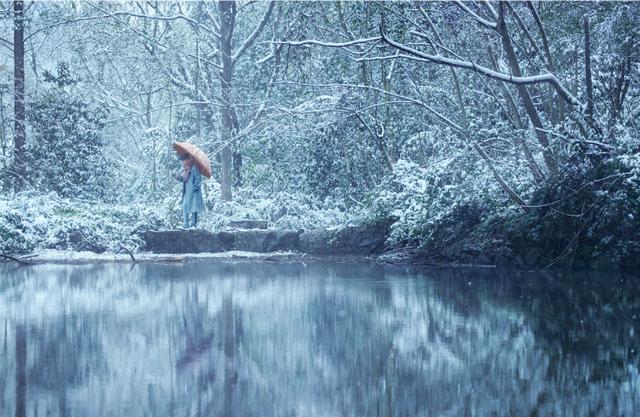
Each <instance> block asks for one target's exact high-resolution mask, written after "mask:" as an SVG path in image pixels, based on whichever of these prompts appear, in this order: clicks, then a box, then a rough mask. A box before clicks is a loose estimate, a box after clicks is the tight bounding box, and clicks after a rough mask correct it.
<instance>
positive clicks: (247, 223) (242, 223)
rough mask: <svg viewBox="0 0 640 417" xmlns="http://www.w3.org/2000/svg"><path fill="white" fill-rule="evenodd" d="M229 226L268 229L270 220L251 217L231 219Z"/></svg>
mask: <svg viewBox="0 0 640 417" xmlns="http://www.w3.org/2000/svg"><path fill="white" fill-rule="evenodd" d="M229 227H231V228H233V229H260V230H266V229H267V228H268V227H269V222H267V221H266V220H250V219H242V220H231V221H230V222H229Z"/></svg>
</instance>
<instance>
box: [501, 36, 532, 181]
mask: <svg viewBox="0 0 640 417" xmlns="http://www.w3.org/2000/svg"><path fill="white" fill-rule="evenodd" d="M489 58H490V59H491V64H492V65H493V69H494V70H497V69H498V62H497V60H496V57H495V56H494V55H493V51H492V50H491V48H489ZM498 85H499V86H500V89H501V91H502V95H503V96H504V99H505V101H506V102H507V108H508V109H509V113H510V115H511V120H512V121H513V124H514V127H515V128H516V129H518V130H520V132H521V133H522V136H516V142H518V144H519V145H520V147H521V148H522V152H523V154H524V157H525V159H526V161H527V166H528V167H529V171H531V174H532V175H533V177H534V179H535V180H536V181H537V182H539V183H540V182H543V181H544V174H543V173H542V171H541V170H540V167H539V166H538V164H537V163H536V161H535V159H534V158H533V154H532V153H531V150H530V149H529V146H528V145H527V142H526V141H525V138H524V129H525V126H524V124H523V123H522V119H521V118H520V112H519V111H518V106H516V102H515V100H514V99H513V96H512V95H511V92H510V91H509V89H508V88H507V85H506V84H505V83H504V82H499V83H498Z"/></svg>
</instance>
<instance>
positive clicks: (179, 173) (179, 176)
mask: <svg viewBox="0 0 640 417" xmlns="http://www.w3.org/2000/svg"><path fill="white" fill-rule="evenodd" d="M183 171H184V170H182V169H181V170H180V171H178V173H177V174H176V175H175V176H174V177H173V178H175V179H176V181H180V182H184V176H183V175H182V174H183Z"/></svg>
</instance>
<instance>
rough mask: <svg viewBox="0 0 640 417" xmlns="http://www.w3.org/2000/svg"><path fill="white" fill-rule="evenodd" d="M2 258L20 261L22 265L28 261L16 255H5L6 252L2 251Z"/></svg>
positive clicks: (0, 255)
mask: <svg viewBox="0 0 640 417" xmlns="http://www.w3.org/2000/svg"><path fill="white" fill-rule="evenodd" d="M0 258H5V259H8V260H10V261H14V262H17V263H19V264H21V265H24V264H26V263H28V262H27V261H25V260H24V259H20V258H16V257H13V256H11V255H5V254H4V253H0Z"/></svg>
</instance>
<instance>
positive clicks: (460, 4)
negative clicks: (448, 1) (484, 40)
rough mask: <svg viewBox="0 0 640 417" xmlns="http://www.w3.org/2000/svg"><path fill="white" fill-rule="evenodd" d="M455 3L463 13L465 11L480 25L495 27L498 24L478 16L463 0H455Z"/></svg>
mask: <svg viewBox="0 0 640 417" xmlns="http://www.w3.org/2000/svg"><path fill="white" fill-rule="evenodd" d="M455 3H456V5H457V6H458V7H459V8H461V9H462V10H463V11H464V12H465V13H467V14H468V15H470V16H471V17H473V18H474V19H475V20H477V21H478V23H480V24H481V25H483V26H486V27H488V28H489V29H496V28H497V27H498V24H497V23H496V22H491V21H489V20H487V19H484V18H482V17H480V16H479V15H478V14H477V13H475V12H474V11H473V10H471V9H470V8H469V7H467V5H466V4H464V3H463V2H461V1H459V0H455Z"/></svg>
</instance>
